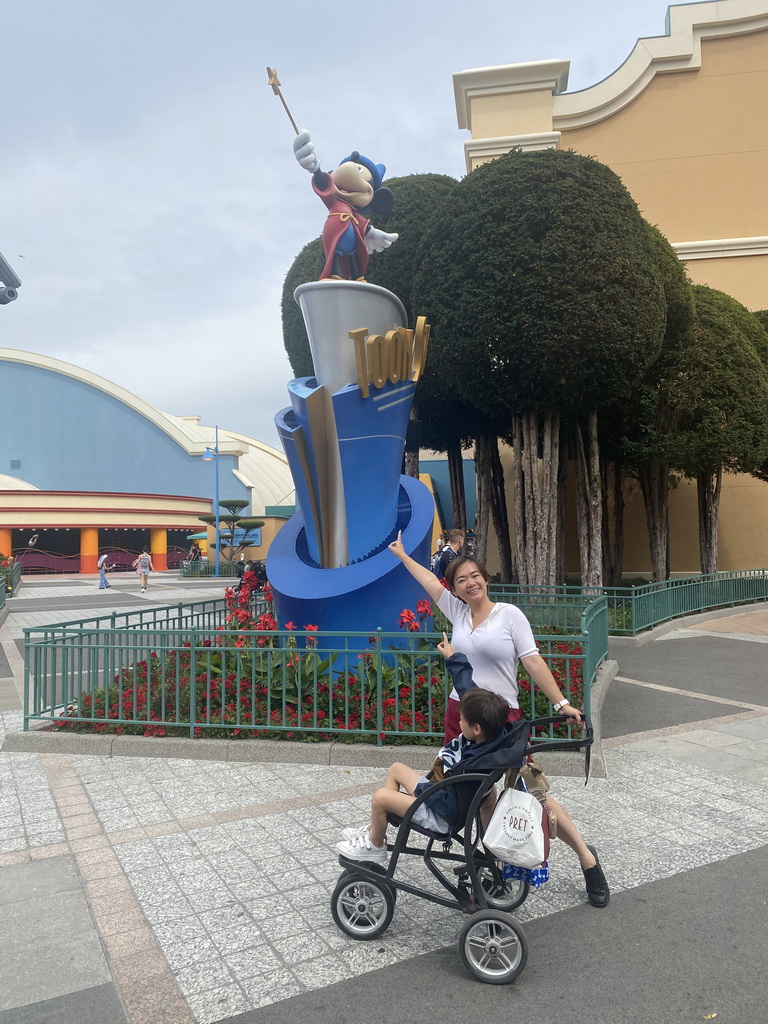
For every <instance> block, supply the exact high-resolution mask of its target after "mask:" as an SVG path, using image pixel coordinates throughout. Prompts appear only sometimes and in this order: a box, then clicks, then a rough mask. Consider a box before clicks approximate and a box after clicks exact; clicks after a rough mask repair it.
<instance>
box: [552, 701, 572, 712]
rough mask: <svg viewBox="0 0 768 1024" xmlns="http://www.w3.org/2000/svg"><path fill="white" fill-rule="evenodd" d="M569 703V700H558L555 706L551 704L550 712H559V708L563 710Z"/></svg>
mask: <svg viewBox="0 0 768 1024" xmlns="http://www.w3.org/2000/svg"><path fill="white" fill-rule="evenodd" d="M570 703H571V702H570V701H569V700H560V701H558V702H557V704H553V705H552V710H553V711H559V710H560V708H564V707H565V705H566V704H570Z"/></svg>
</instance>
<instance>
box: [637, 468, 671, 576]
mask: <svg viewBox="0 0 768 1024" xmlns="http://www.w3.org/2000/svg"><path fill="white" fill-rule="evenodd" d="M638 479H639V481H640V487H641V489H642V492H643V500H644V502H645V518H646V522H647V524H648V543H649V544H650V546H651V568H652V571H653V582H654V583H660V582H661V581H662V580H665V579H668V578H669V570H668V565H669V466H668V465H667V464H666V463H663V464H662V465H660V466H652V467H650V468H645V469H641V470H640V472H639V473H638Z"/></svg>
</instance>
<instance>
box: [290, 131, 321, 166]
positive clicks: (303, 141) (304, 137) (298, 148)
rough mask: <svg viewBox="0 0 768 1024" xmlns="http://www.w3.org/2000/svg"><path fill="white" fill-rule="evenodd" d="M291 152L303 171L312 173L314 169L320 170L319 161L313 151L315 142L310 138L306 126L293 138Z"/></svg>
mask: <svg viewBox="0 0 768 1024" xmlns="http://www.w3.org/2000/svg"><path fill="white" fill-rule="evenodd" d="M293 153H294V156H295V157H296V159H297V160H298V161H299V163H300V164H301V166H302V167H303V168H304V170H305V171H309V173H310V174H314V173H315V171H319V170H320V161H319V160H318V159H317V154H316V153H315V144H314V142H312V140H311V139H310V137H309V132H308V131H307V130H306V128H305V129H303V130H302V131H300V132H299V134H298V135H297V136H296V138H295V139H294V140H293Z"/></svg>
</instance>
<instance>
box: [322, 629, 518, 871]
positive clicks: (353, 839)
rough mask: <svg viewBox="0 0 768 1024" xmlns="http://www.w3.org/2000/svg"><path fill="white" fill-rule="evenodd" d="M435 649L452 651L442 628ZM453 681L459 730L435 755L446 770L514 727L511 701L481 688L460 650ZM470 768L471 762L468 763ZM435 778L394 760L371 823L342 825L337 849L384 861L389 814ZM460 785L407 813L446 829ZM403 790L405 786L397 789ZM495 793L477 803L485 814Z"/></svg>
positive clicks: (426, 824)
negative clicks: (351, 826) (429, 777)
mask: <svg viewBox="0 0 768 1024" xmlns="http://www.w3.org/2000/svg"><path fill="white" fill-rule="evenodd" d="M437 649H438V651H440V653H441V654H442V655H443V657H445V658H450V657H452V655H453V649H452V647H451V645H450V644H449V643H448V638H447V636H446V635H445V633H443V641H442V643H440V644H438V645H437ZM449 668H450V669H451V674H452V675H453V677H454V685H455V686H456V689H457V690H458V692H459V693H460V694H461V702H460V704H459V723H460V725H461V734H460V735H459V736H457V737H456V739H454V740H451V742H450V743H448V744H447V745H446V746H444V747H442V748H441V750H440V753H439V754H438V758H437V759H438V760H439V761H440V762H441V763H442V767H443V773H444V775H446V776H447V775H451V774H453V773H455V772H456V770H457V769H458V767H459V765H463V766H466V763H467V761H470V760H474V759H475V758H477V757H478V756H480V755H481V754H485V753H490V752H491V751H492V750H494V749H495V748H496V747H498V746H501V745H503V744H504V742H505V740H504V734H505V733H506V732H508V731H510V730H512V729H513V728H514V726H513V725H512V724H510V723H508V722H507V716H508V714H509V707H508V705H507V702H506V701H505V700H504V698H503V697H500V696H499V694H497V693H493V692H492V691H491V690H482V689H479V688H478V687H477V686H476V685H475V683H474V681H473V680H472V670H471V668H470V667H469V664H468V663H467V661H466V658H464V656H463V655H456V656H455V659H454V662H452V663H451V665H450V666H449ZM470 771H471V768H470ZM431 785H433V782H430V781H429V780H428V779H426V778H425V777H424V776H423V775H421V773H420V772H417V771H415V770H414V769H413V768H409V767H408V765H406V764H402V763H400V762H397V763H396V764H393V765H392V766H391V768H390V769H389V771H388V772H387V778H386V781H385V782H384V785H383V787H382V788H381V789H377V790H376V792H375V793H374V794H373V797H372V799H371V823H370V825H364V826H363V827H362V828H357V829H354V828H346V829H344V831H343V832H342V835H343V837H344V838H343V840H342V841H341V842H340V843H337V845H336V849H337V850H338V852H339V853H340V854H342V855H343V856H344V857H347V858H348V859H349V860H364V861H375V862H377V863H380V864H381V863H383V862H384V861H386V859H387V842H386V836H387V814H390V813H392V814H397V815H400V816H402V815H404V814H405V812H406V811H407V810H408V808H409V807H410V806H411V804H412V803H413V802H414V800H415V799H416V797H417V796H419V795H420V794H421V793H423V792H424V790H425V789H428V788H429V787H430V786H431ZM458 789H459V787H457V786H449V787H444V788H443V789H439V790H438V791H437V792H436V793H434V794H432V796H428V797H427V799H426V800H425V801H424V803H423V804H422V805H421V807H419V808H417V810H416V813H415V814H414V816H413V818H412V819H411V820H412V821H413V823H414V824H415V825H419V826H421V827H422V828H427V829H430V830H431V831H432V832H438V833H444V834H446V835H447V834H448V833H449V832H450V830H451V827H452V822H455V820H456V819H457V817H458V815H459V811H460V795H459V792H458ZM401 790H404V791H405V792H401ZM494 803H495V797H494V794H492V793H491V794H489V796H488V799H487V800H486V801H485V803H484V804H483V807H482V808H481V813H482V814H483V818H484V819H486V818H490V814H491V811H492V810H493V805H494Z"/></svg>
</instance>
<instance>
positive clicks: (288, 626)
mask: <svg viewBox="0 0 768 1024" xmlns="http://www.w3.org/2000/svg"><path fill="white" fill-rule="evenodd" d="M283 629H290V630H291V632H293V630H294V629H296V623H295V622H291V621H290V620H289V621H288V622H286V624H285V625H284V626H283Z"/></svg>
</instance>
